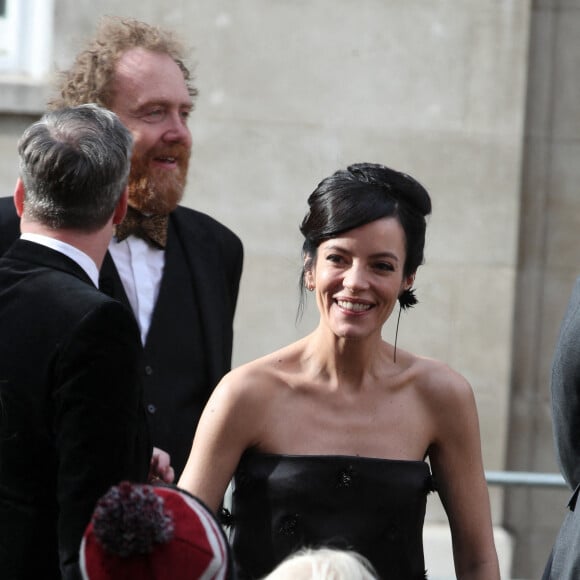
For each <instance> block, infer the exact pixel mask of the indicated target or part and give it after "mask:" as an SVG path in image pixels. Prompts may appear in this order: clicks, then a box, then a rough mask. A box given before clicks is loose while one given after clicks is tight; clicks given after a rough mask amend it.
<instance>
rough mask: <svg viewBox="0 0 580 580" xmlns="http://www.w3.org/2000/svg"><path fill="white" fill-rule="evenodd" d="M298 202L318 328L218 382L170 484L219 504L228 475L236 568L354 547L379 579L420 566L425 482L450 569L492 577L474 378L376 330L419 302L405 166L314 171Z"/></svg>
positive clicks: (416, 236) (420, 200) (494, 567)
mask: <svg viewBox="0 0 580 580" xmlns="http://www.w3.org/2000/svg"><path fill="white" fill-rule="evenodd" d="M308 204H309V212H308V214H307V215H306V216H305V218H304V220H303V221H302V225H301V228H300V230H301V232H302V234H303V235H304V245H303V249H302V256H303V264H304V268H303V271H302V275H301V279H300V288H301V304H303V301H304V296H305V294H306V291H311V292H314V293H315V295H316V303H317V306H318V310H319V315H320V318H319V324H318V326H317V328H316V329H315V330H314V331H313V332H312V333H311V334H309V335H308V336H306V337H304V338H302V339H301V340H299V341H297V342H295V343H293V344H290V345H288V346H286V347H284V348H282V349H280V350H278V351H276V352H274V353H272V354H270V355H267V356H265V357H262V358H260V359H258V360H255V361H253V362H250V363H248V364H246V365H243V366H241V367H239V368H237V369H235V370H233V371H232V372H230V373H229V374H228V375H226V376H225V377H224V378H223V379H222V381H221V382H220V384H219V385H218V386H217V388H216V389H215V391H214V393H213V395H212V397H211V399H210V401H209V402H208V404H207V407H206V409H205V411H204V413H203V415H202V418H201V421H200V424H199V427H198V430H197V432H196V436H195V439H194V442H193V447H192V450H191V454H190V457H189V460H188V463H187V466H186V468H185V471H184V473H183V476H182V478H181V479H180V481H179V485H180V486H182V487H184V488H186V489H187V490H189V491H190V492H192V493H193V494H195V495H197V496H198V497H200V498H202V499H203V500H204V501H205V502H206V503H207V504H209V505H210V506H211V507H212V508H213V509H214V510H217V509H218V508H219V506H220V503H221V501H222V498H223V494H224V490H225V488H226V486H227V484H228V482H229V480H230V478H231V477H232V476H233V477H234V491H233V496H232V514H231V523H232V525H233V533H232V544H233V550H234V555H235V558H236V561H237V566H238V569H239V575H240V578H242V579H243V578H260V577H262V576H264V575H265V574H267V573H268V572H270V571H271V570H272V569H273V568H274V567H275V566H276V565H277V564H278V563H279V562H280V561H281V560H282V559H283V558H284V557H286V556H287V555H288V554H290V553H292V552H294V551H295V550H297V549H300V548H302V547H304V546H309V547H317V546H331V547H334V548H343V549H344V548H349V549H352V550H355V551H357V552H359V553H360V554H362V555H363V556H364V557H366V558H367V559H368V560H369V561H370V562H371V564H372V565H373V566H374V567H375V568H376V570H377V572H378V574H379V576H380V577H381V578H389V579H393V580H396V579H405V580H408V579H418V578H425V575H426V572H425V569H424V556H423V544H422V530H423V522H424V518H425V508H426V501H427V495H428V493H429V492H430V491H431V490H433V489H436V491H437V492H438V493H439V494H440V496H441V499H442V502H443V505H444V506H445V509H446V511H447V515H448V518H449V521H450V524H451V530H452V535H453V543H454V554H455V569H456V573H457V577H458V578H467V577H469V578H475V579H485V580H494V579H497V578H499V571H498V562H497V555H496V552H495V547H494V542H493V535H492V526H491V516H490V508H489V497H488V493H487V487H486V484H485V479H484V474H483V467H482V459H481V445H480V436H479V428H478V420H477V411H476V408H475V401H474V397H473V393H472V390H471V387H470V385H469V384H468V383H467V381H466V380H465V379H464V378H463V377H462V376H461V375H459V374H457V373H456V372H455V371H453V370H452V369H450V368H449V367H448V366H447V365H445V364H443V363H441V362H438V361H434V360H431V359H426V358H424V357H420V356H417V355H415V354H412V353H410V352H406V351H403V350H399V351H397V356H396V357H395V348H394V346H393V345H391V344H389V343H387V342H385V341H384V340H383V339H382V336H381V329H382V326H383V325H384V323H385V322H386V320H388V318H389V317H390V315H391V313H392V312H393V309H394V308H395V306H396V303H397V301H399V303H400V304H401V307H406V306H409V305H412V304H414V303H416V299H415V296H414V293H413V290H412V286H413V283H414V280H415V274H416V272H417V268H418V267H419V266H420V265H421V263H422V262H423V249H424V244H425V230H426V216H427V215H428V214H429V213H430V211H431V200H430V197H429V194H428V193H427V191H426V190H425V188H424V187H423V186H422V185H421V184H420V183H418V182H417V181H416V180H415V179H413V178H412V177H410V176H408V175H406V174H404V173H400V172H398V171H395V170H393V169H389V168H387V167H385V166H382V165H378V164H370V163H361V164H356V165H351V166H350V167H348V168H347V169H345V170H340V171H337V172H336V173H334V174H333V175H331V176H330V177H328V178H326V179H324V180H323V181H321V182H320V184H319V185H318V187H317V188H316V189H315V190H314V192H313V193H312V194H311V195H310V197H309V199H308ZM427 458H428V459H429V464H428V463H427V462H426V461H425V460H426V459H427ZM431 469H432V471H433V473H431Z"/></svg>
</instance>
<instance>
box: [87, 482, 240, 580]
mask: <svg viewBox="0 0 580 580" xmlns="http://www.w3.org/2000/svg"><path fill="white" fill-rule="evenodd" d="M80 567H81V572H82V575H83V578H84V580H113V579H114V580H125V579H127V580H129V579H135V578H139V579H151V580H153V579H161V578H171V579H172V580H181V579H184V580H185V579H188V580H192V579H196V580H198V579H199V580H201V579H203V580H228V579H231V578H233V574H234V571H233V564H232V560H231V553H230V550H229V546H228V542H227V540H226V537H225V535H224V532H223V530H222V528H221V526H220V524H219V523H218V522H217V520H216V518H215V517H214V515H213V514H212V513H211V511H210V510H209V509H208V508H207V507H206V506H205V505H204V504H203V503H202V502H201V501H200V500H198V499H197V498H195V497H193V496H191V495H190V494H188V493H187V492H185V491H183V490H180V489H178V488H176V487H169V486H151V485H138V484H132V483H129V482H122V483H120V484H119V485H118V486H113V487H112V488H111V489H110V490H109V491H108V492H107V493H106V494H105V495H104V496H103V497H102V498H101V499H100V500H99V502H98V503H97V506H96V508H95V511H94V513H93V517H92V519H91V521H90V523H89V525H88V526H87V529H86V530H85V534H84V536H83V541H82V543H81V548H80Z"/></svg>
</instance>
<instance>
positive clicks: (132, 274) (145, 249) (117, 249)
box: [109, 236, 165, 344]
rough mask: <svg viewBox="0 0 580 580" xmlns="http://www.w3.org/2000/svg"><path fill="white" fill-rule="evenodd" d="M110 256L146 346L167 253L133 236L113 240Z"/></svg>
mask: <svg viewBox="0 0 580 580" xmlns="http://www.w3.org/2000/svg"><path fill="white" fill-rule="evenodd" d="M109 253H110V254H111V257H112V258H113V262H115V266H116V268H117V272H119V276H120V278H121V282H122V283H123V288H124V289H125V293H126V294H127V298H128V299H129V304H131V308H132V309H133V312H134V314H135V318H136V319H137V323H138V324H139V328H140V330H141V342H142V343H143V344H145V340H146V339H147V333H148V332H149V326H150V325H151V317H152V316H153V309H154V308H155V303H156V302H157V297H158V296H159V287H160V285H161V276H162V275H163V268H164V266H165V251H164V250H161V249H159V248H154V247H153V246H151V245H150V244H148V243H147V242H146V241H145V240H142V239H141V238H137V237H135V236H129V237H128V238H126V239H124V240H123V241H122V242H117V239H116V238H113V239H112V240H111V243H110V244H109Z"/></svg>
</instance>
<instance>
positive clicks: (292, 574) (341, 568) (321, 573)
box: [263, 548, 378, 580]
mask: <svg viewBox="0 0 580 580" xmlns="http://www.w3.org/2000/svg"><path fill="white" fill-rule="evenodd" d="M290 578H292V579H293V580H377V579H378V575H377V573H376V572H375V570H374V568H373V566H372V564H371V563H370V562H369V561H368V560H367V559H366V558H365V557H364V556H361V555H360V554H358V553H357V552H354V551H351V550H337V549H334V548H317V549H311V548H304V549H302V550H299V551H298V552H295V553H294V554H291V555H290V556H288V557H287V558H286V559H285V560H284V561H283V562H281V563H280V564H279V565H278V566H277V567H276V568H275V569H274V570H273V571H272V572H270V574H268V575H267V576H265V577H264V578H263V580H289V579H290Z"/></svg>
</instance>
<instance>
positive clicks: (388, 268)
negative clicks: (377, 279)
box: [375, 262, 395, 272]
mask: <svg viewBox="0 0 580 580" xmlns="http://www.w3.org/2000/svg"><path fill="white" fill-rule="evenodd" d="M375 267H376V268H377V270H382V271H384V272H394V271H395V268H394V266H393V264H389V263H388V262H379V263H378V264H376V266H375Z"/></svg>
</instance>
